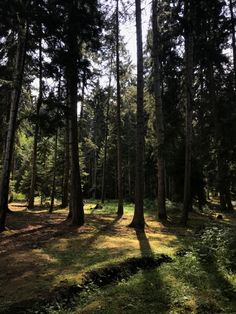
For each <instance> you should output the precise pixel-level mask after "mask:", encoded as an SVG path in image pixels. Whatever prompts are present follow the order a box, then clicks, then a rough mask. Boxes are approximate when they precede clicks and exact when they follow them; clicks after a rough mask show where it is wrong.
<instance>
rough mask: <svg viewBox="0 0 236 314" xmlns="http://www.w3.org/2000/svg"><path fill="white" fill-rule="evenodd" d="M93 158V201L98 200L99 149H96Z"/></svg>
mask: <svg viewBox="0 0 236 314" xmlns="http://www.w3.org/2000/svg"><path fill="white" fill-rule="evenodd" d="M95 143H96V140H95ZM93 153H94V157H93V162H94V163H93V199H96V195H97V148H95V149H94V152H93Z"/></svg>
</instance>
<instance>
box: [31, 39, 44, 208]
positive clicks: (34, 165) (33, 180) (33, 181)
mask: <svg viewBox="0 0 236 314" xmlns="http://www.w3.org/2000/svg"><path fill="white" fill-rule="evenodd" d="M42 99H43V66H42V36H41V38H40V41H39V96H38V101H37V105H36V122H35V131H34V144H33V154H32V169H31V183H30V193H29V202H28V208H30V209H32V208H34V193H35V184H36V177H37V149H38V134H39V113H40V108H41V106H42Z"/></svg>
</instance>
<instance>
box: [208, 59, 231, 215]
mask: <svg viewBox="0 0 236 314" xmlns="http://www.w3.org/2000/svg"><path fill="white" fill-rule="evenodd" d="M208 77H209V93H210V100H211V103H212V105H213V117H214V128H215V139H214V141H215V149H216V156H217V157H216V158H217V160H216V161H217V190H218V191H219V193H220V207H221V210H222V211H226V210H232V209H233V206H232V203H231V195H230V180H229V166H228V163H227V160H226V156H225V152H224V149H223V147H224V143H223V142H222V134H221V125H220V121H219V113H218V99H217V95H216V86H215V78H214V67H213V64H212V62H210V64H209V68H208Z"/></svg>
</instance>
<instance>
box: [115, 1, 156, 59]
mask: <svg viewBox="0 0 236 314" xmlns="http://www.w3.org/2000/svg"><path fill="white" fill-rule="evenodd" d="M141 3H142V4H141V5H142V30H143V46H145V43H146V38H147V32H148V26H149V21H150V12H151V0H141ZM131 5H132V6H131V8H130V10H129V11H128V12H129V13H131V14H132V15H133V16H134V18H133V19H132V21H131V22H127V23H125V24H123V25H121V29H120V32H121V35H122V36H124V38H125V42H126V43H127V49H128V51H129V53H130V55H131V58H132V60H133V63H134V64H136V63H137V57H136V29H135V2H134V0H133V2H132V4H131Z"/></svg>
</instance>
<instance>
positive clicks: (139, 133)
mask: <svg viewBox="0 0 236 314" xmlns="http://www.w3.org/2000/svg"><path fill="white" fill-rule="evenodd" d="M135 8H136V36H137V124H136V163H135V167H136V176H135V209H134V217H133V220H132V222H131V224H130V227H133V228H140V229H144V226H145V221H144V211H143V194H144V181H143V180H144V165H143V159H144V106H143V102H144V97H143V88H144V82H143V46H142V12H141V1H140V0H135Z"/></svg>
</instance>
